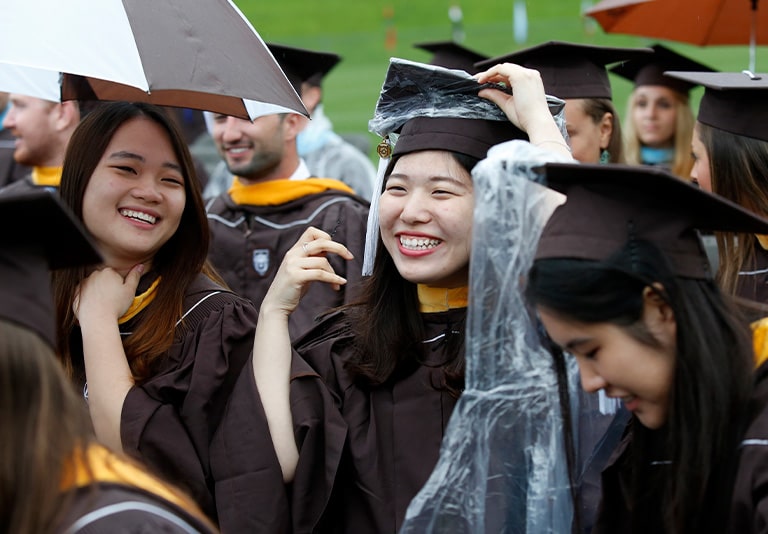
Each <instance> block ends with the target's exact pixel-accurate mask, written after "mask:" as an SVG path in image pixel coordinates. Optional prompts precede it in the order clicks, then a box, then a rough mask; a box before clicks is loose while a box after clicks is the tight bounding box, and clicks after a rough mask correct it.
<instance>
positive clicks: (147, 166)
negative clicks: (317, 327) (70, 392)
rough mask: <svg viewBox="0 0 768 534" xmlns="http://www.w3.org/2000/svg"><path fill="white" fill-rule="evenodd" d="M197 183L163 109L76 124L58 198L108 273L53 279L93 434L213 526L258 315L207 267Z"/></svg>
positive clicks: (62, 339)
mask: <svg viewBox="0 0 768 534" xmlns="http://www.w3.org/2000/svg"><path fill="white" fill-rule="evenodd" d="M195 180H196V179H195V174H194V166H193V163H192V160H191V157H190V155H189V151H188V149H187V148H186V145H185V144H184V141H183V138H182V137H181V134H180V133H179V132H178V131H177V130H176V129H175V127H174V126H173V124H172V123H171V122H170V120H169V119H168V118H167V117H166V116H165V115H164V114H163V113H162V111H161V110H159V108H156V107H153V106H149V105H143V104H130V103H111V104H105V105H104V106H103V107H101V108H99V109H98V110H96V111H94V112H93V113H92V114H90V115H89V116H88V117H86V119H85V120H84V121H83V122H82V123H81V124H80V126H79V127H78V129H77V130H76V132H75V134H74V136H73V142H72V143H71V144H70V149H69V151H68V152H67V156H66V158H65V163H64V171H63V174H62V181H61V197H62V199H63V200H64V201H65V202H66V203H67V204H69V206H71V207H72V209H73V211H74V213H75V214H76V215H77V216H78V217H79V218H80V219H81V220H82V222H83V223H84V225H85V227H86V228H87V230H88V231H89V232H90V234H91V235H92V236H93V239H94V241H95V242H96V244H97V247H98V249H99V251H100V252H101V253H102V255H103V257H104V262H103V264H101V265H99V266H98V267H97V268H95V269H94V268H90V269H86V268H72V269H65V270H63V271H60V272H57V273H56V274H55V276H54V290H55V296H56V306H57V316H58V340H57V343H58V350H59V353H60V356H61V358H62V362H63V363H64V365H65V366H66V368H67V369H68V371H69V372H70V375H71V377H72V379H73V381H74V382H75V384H76V385H77V386H78V387H79V388H80V390H81V391H82V392H83V395H84V397H85V398H86V400H87V403H88V407H89V410H90V414H91V419H92V421H93V425H94V429H95V431H96V435H97V437H98V438H99V439H100V440H101V441H102V442H103V443H105V444H107V445H108V446H110V447H111V448H113V449H114V450H117V451H124V452H126V453H127V454H129V455H130V456H132V457H134V458H137V459H139V460H140V461H142V462H144V463H145V464H147V465H149V466H150V467H151V468H153V469H154V470H155V471H156V472H158V473H160V474H161V475H163V476H165V477H166V478H167V479H169V480H170V481H172V482H173V483H175V484H177V485H179V486H180V487H182V488H184V489H186V490H188V491H189V492H190V493H191V494H192V496H193V497H194V498H195V499H196V501H197V503H198V504H199V506H200V507H201V508H202V509H203V510H204V512H205V513H206V514H208V515H209V516H210V517H211V518H213V519H217V515H219V512H218V508H217V506H218V504H220V503H219V502H218V500H217V498H216V491H217V480H216V477H215V475H214V474H213V471H214V468H215V466H214V465H213V462H212V453H211V451H210V442H211V441H212V439H213V435H214V433H215V432H216V429H217V427H218V425H219V422H220V419H221V416H222V412H223V410H224V406H225V404H226V401H227V399H228V397H229V394H230V392H231V390H232V388H233V386H234V382H235V380H236V378H237V376H238V373H239V372H240V370H241V369H242V368H243V365H244V364H245V363H246V362H247V361H248V357H249V354H250V351H251V347H252V337H253V332H254V328H255V321H256V310H255V309H254V308H253V306H252V305H251V304H250V303H249V302H248V301H247V300H246V299H244V298H241V297H239V296H237V295H235V294H234V293H232V292H231V291H229V290H228V289H227V288H225V287H224V286H223V285H222V283H221V281H220V279H219V278H218V276H217V275H216V274H215V272H214V271H213V270H212V269H211V268H210V267H209V266H208V265H207V263H206V254H207V245H208V236H209V232H208V228H207V219H206V216H205V211H204V209H203V202H202V198H201V196H200V192H199V188H198V185H197V184H196V182H195ZM221 461H228V459H226V458H224V459H221ZM231 504H232V503H228V504H227V505H228V506H231Z"/></svg>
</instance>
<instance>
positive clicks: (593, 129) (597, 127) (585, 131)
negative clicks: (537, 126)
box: [565, 99, 613, 163]
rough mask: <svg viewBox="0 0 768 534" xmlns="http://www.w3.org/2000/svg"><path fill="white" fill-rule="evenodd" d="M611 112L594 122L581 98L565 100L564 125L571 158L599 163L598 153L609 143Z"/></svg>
mask: <svg viewBox="0 0 768 534" xmlns="http://www.w3.org/2000/svg"><path fill="white" fill-rule="evenodd" d="M610 115H611V114H610V113H606V114H605V115H604V116H603V118H602V120H600V121H599V122H597V123H596V122H595V121H594V120H592V117H590V116H589V115H587V113H586V112H585V111H584V101H583V100H582V99H570V100H566V101H565V125H566V128H567V130H568V137H569V138H570V144H571V152H572V154H573V159H575V160H576V161H579V162H581V163H600V153H601V152H602V150H603V148H606V147H607V146H608V145H609V144H610V140H611V133H612V132H613V124H612V123H611V116H610Z"/></svg>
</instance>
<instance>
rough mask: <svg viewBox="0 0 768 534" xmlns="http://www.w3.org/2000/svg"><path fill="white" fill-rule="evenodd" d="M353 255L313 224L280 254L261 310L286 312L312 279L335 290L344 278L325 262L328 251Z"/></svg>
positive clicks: (289, 311) (296, 303)
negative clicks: (280, 256)
mask: <svg viewBox="0 0 768 534" xmlns="http://www.w3.org/2000/svg"><path fill="white" fill-rule="evenodd" d="M329 253H330V254H338V255H339V256H341V257H342V258H345V259H347V260H351V259H353V255H352V253H351V252H350V251H349V250H347V247H345V246H344V245H342V244H341V243H338V242H336V241H334V240H333V239H331V236H330V235H328V234H327V233H325V232H323V231H322V230H319V229H317V228H314V227H310V228H307V230H306V231H305V232H304V233H303V234H302V235H301V237H300V238H299V240H298V241H297V242H296V244H295V245H293V247H291V248H290V249H289V250H288V252H286V254H285V257H284V258H283V261H282V263H281V264H280V268H279V269H278V271H277V274H276V275H275V279H274V280H273V281H272V284H271V285H270V287H269V291H267V294H266V296H265V297H264V300H263V301H262V304H261V308H262V311H278V310H279V311H282V312H283V313H285V314H286V315H289V314H290V313H291V312H293V310H295V309H296V306H298V304H299V301H300V300H301V297H302V296H303V295H304V293H305V292H306V290H307V289H308V288H309V284H310V283H312V282H325V283H327V284H331V286H332V287H333V288H334V289H336V290H338V289H339V288H340V287H341V286H342V285H344V284H346V283H347V280H346V279H345V278H343V277H341V276H339V275H338V274H336V273H335V272H334V270H333V268H332V267H331V264H330V263H329V262H328V259H327V255H328V254H329Z"/></svg>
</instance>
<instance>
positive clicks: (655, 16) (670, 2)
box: [585, 0, 768, 72]
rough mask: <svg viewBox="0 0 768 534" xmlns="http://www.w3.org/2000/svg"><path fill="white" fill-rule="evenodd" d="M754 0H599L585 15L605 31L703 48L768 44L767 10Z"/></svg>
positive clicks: (751, 50) (752, 62) (752, 50)
mask: <svg viewBox="0 0 768 534" xmlns="http://www.w3.org/2000/svg"><path fill="white" fill-rule="evenodd" d="M757 4H758V0H603V1H602V2H599V3H597V4H595V5H594V6H593V7H591V8H590V9H588V10H587V11H586V12H585V14H586V15H588V16H590V17H592V18H593V19H595V20H596V21H597V22H598V23H599V24H600V26H601V27H602V28H603V30H605V31H606V32H608V33H622V34H629V35H640V36H643V37H653V38H656V39H668V40H670V41H680V42H684V43H691V44H696V45H699V46H705V45H746V44H748V45H749V47H750V48H749V70H750V71H752V72H754V70H755V46H756V45H757V44H768V31H766V28H768V9H763V10H762V11H761V10H758V8H757Z"/></svg>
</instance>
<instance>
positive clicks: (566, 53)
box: [475, 41, 652, 99]
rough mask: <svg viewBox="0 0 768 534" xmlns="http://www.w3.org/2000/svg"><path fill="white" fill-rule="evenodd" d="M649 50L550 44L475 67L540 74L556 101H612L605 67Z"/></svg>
mask: <svg viewBox="0 0 768 534" xmlns="http://www.w3.org/2000/svg"><path fill="white" fill-rule="evenodd" d="M651 52H652V51H651V49H650V48H612V47H606V46H592V45H583V44H576V43H567V42H562V41H549V42H547V43H543V44H540V45H537V46H533V47H531V48H525V49H523V50H518V51H517V52H512V53H511V54H506V55H504V56H498V57H494V58H491V59H487V60H485V61H480V62H478V63H476V64H475V66H476V67H477V68H479V69H487V68H490V67H491V66H493V65H496V64H498V63H516V64H518V65H522V66H523V67H526V68H529V69H536V70H538V71H539V73H540V74H541V80H542V81H543V82H544V90H545V91H546V92H547V94H550V95H553V96H556V97H558V98H563V99H568V98H611V83H610V80H609V79H608V71H607V70H606V67H605V66H606V65H608V64H611V63H618V62H619V61H627V60H630V59H635V58H639V57H642V56H644V55H646V54H650V53H651Z"/></svg>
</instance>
